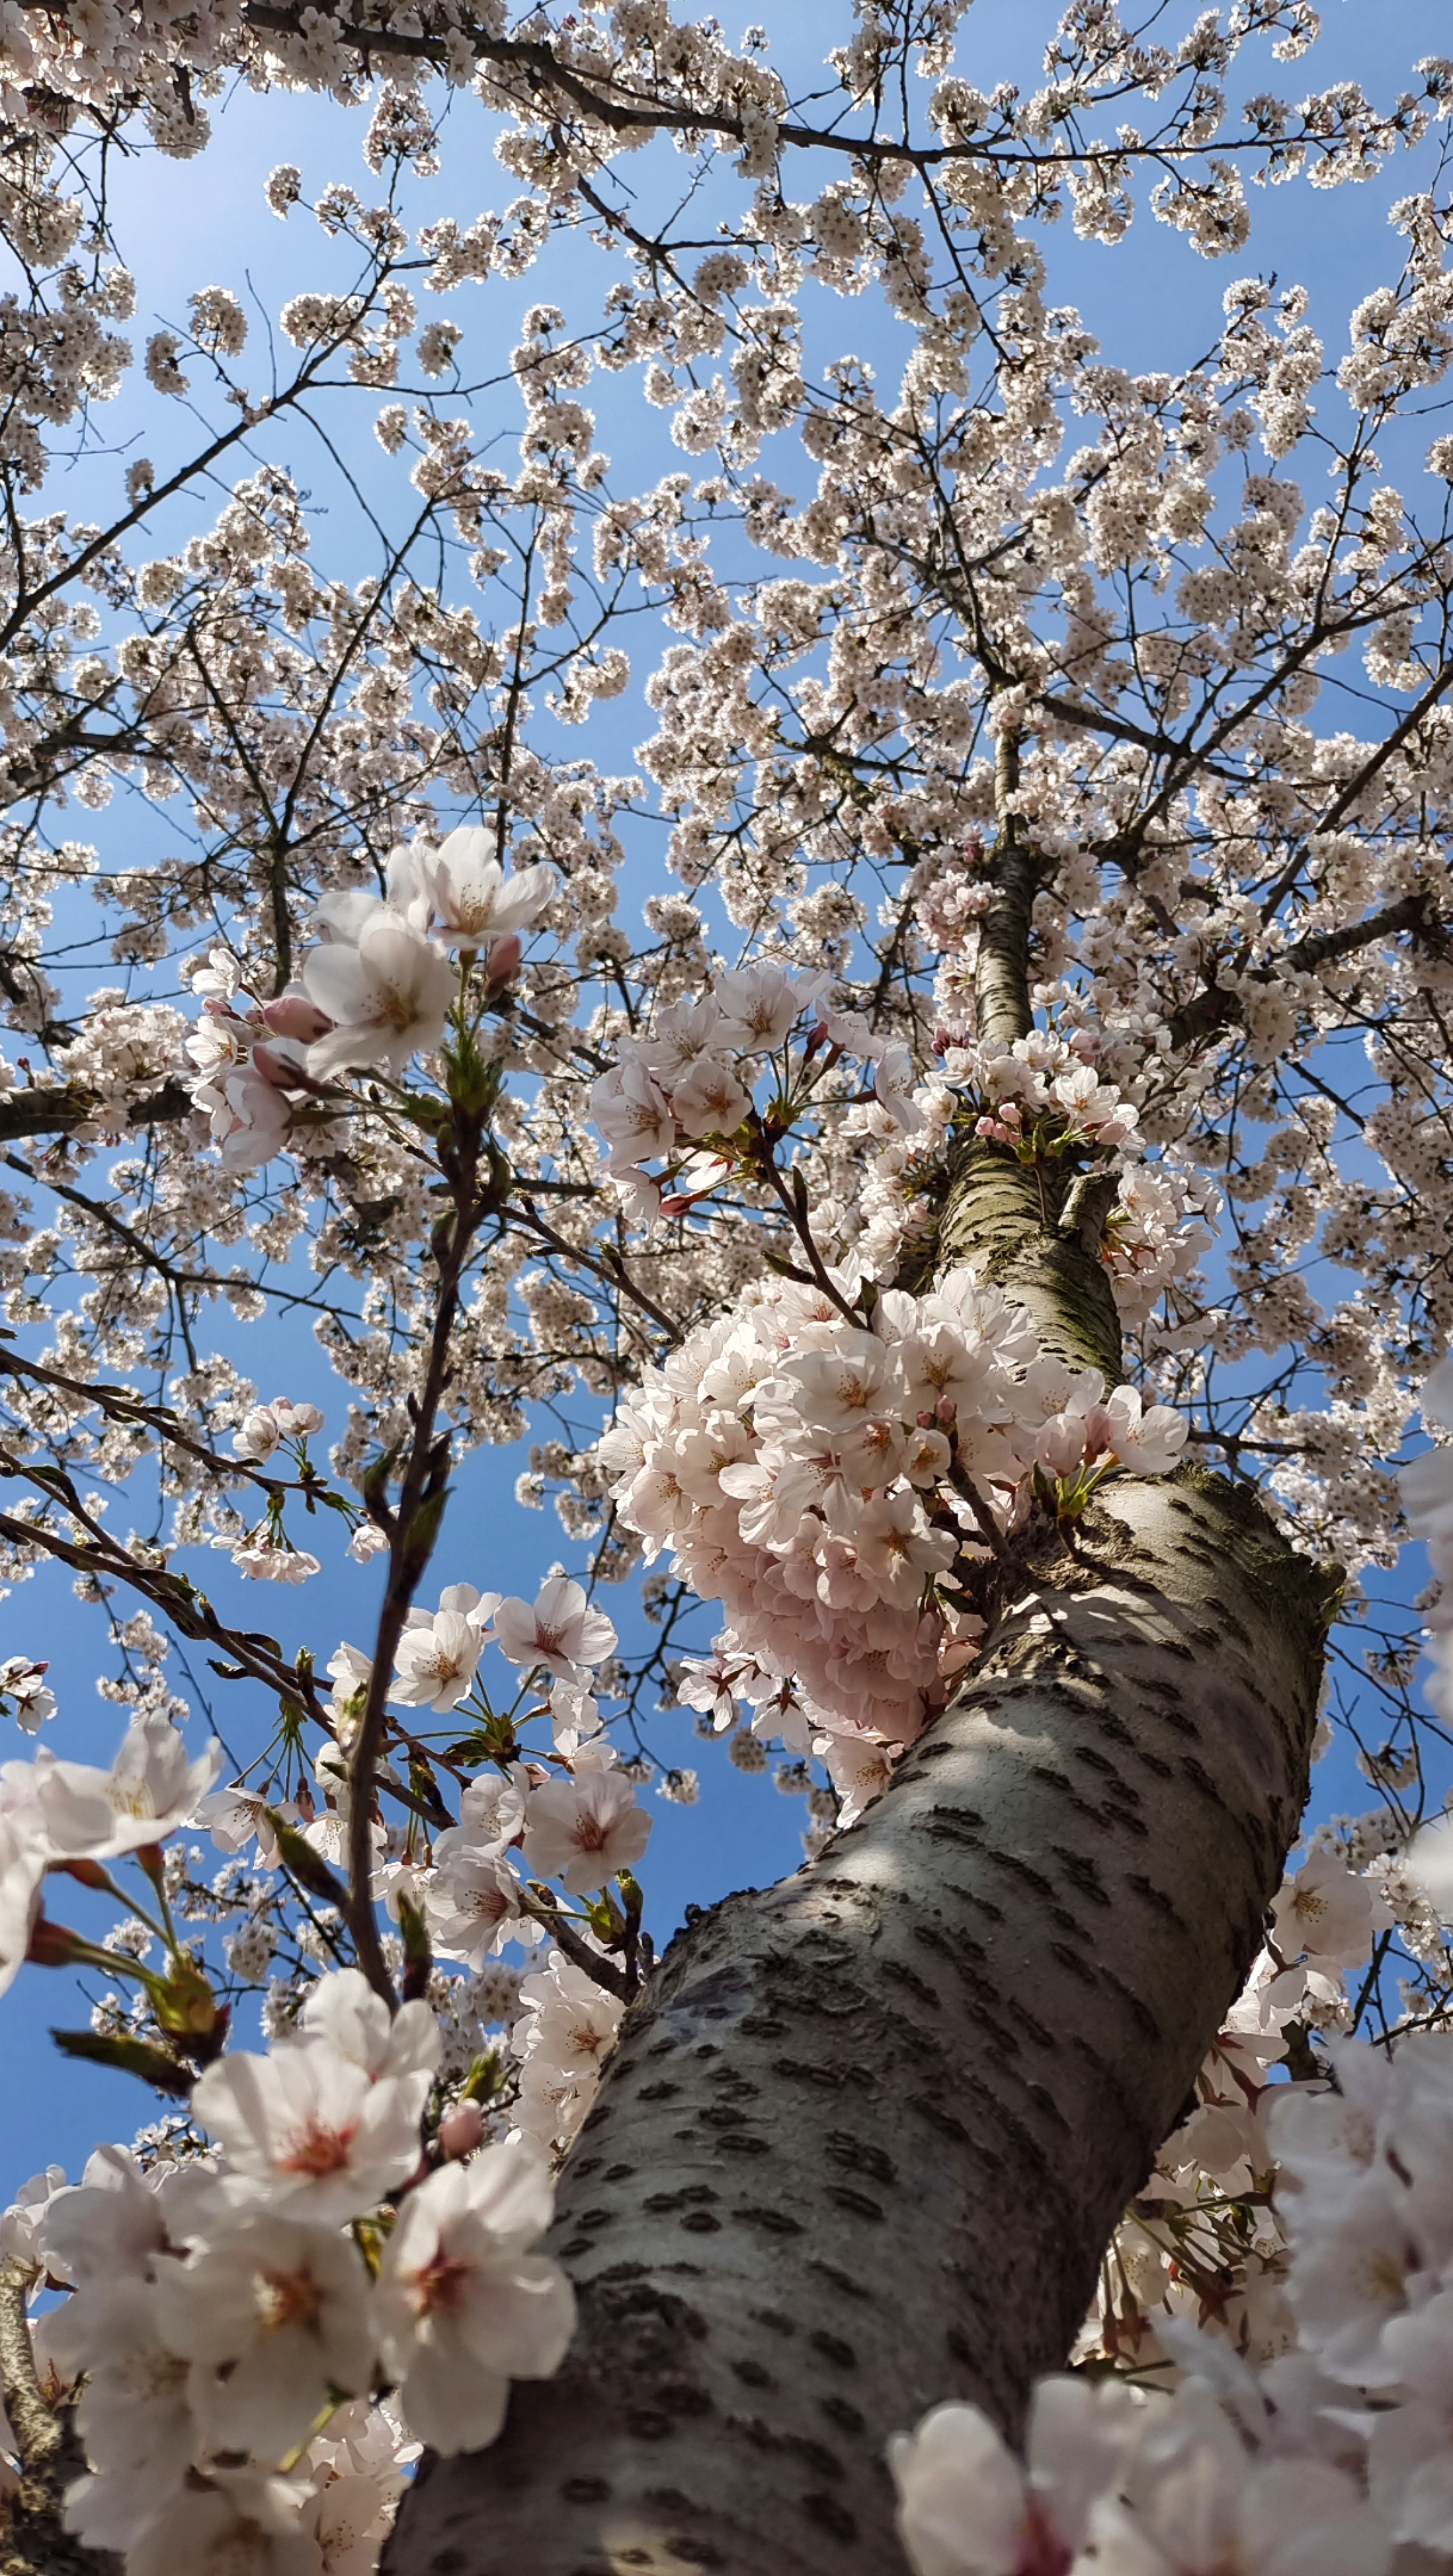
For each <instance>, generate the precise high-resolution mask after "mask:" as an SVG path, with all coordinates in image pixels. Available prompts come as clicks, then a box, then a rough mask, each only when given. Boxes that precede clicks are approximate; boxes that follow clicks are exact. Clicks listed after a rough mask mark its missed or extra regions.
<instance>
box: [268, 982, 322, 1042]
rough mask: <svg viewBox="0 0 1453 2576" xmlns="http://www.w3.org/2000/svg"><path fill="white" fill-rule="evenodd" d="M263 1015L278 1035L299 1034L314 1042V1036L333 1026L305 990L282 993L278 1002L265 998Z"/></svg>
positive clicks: (297, 1036) (280, 1036)
mask: <svg viewBox="0 0 1453 2576" xmlns="http://www.w3.org/2000/svg"><path fill="white" fill-rule="evenodd" d="M262 1016H263V1018H264V1020H265V1021H266V1022H267V1025H268V1027H269V1028H270V1029H271V1031H272V1033H273V1036H274V1037H278V1038H300V1039H301V1041H302V1043H303V1045H304V1046H311V1045H312V1043H313V1040H314V1038H321V1037H326V1036H327V1034H328V1031H329V1030H330V1029H331V1027H332V1026H333V1023H332V1021H331V1020H330V1019H329V1017H328V1015H327V1013H326V1011H320V1010H319V1008H318V1005H317V1003H316V1002H310V1001H309V999H308V997H307V994H306V993H280V994H279V996H278V998H277V1000H276V1001H275V1002H264V1003H263V1006H262Z"/></svg>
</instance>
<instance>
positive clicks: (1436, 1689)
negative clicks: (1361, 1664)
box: [1398, 1360, 1453, 1725]
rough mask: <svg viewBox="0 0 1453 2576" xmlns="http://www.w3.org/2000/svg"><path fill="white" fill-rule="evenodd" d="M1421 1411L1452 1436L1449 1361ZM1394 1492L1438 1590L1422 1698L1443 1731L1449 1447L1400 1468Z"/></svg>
mask: <svg viewBox="0 0 1453 2576" xmlns="http://www.w3.org/2000/svg"><path fill="white" fill-rule="evenodd" d="M1422 1409H1423V1421H1424V1425H1425V1426H1426V1427H1427V1428H1428V1429H1430V1430H1431V1429H1433V1428H1434V1427H1436V1428H1437V1429H1438V1430H1440V1431H1443V1432H1449V1433H1453V1360H1444V1361H1442V1362H1441V1364H1440V1365H1439V1366H1438V1367H1437V1368H1436V1369H1435V1370H1434V1371H1433V1374H1432V1376H1431V1377H1430V1378H1429V1380H1428V1382H1427V1384H1426V1386H1425V1387H1424V1389H1423V1397H1422ZM1398 1486H1399V1490H1400V1492H1401V1496H1402V1506H1403V1512H1404V1515H1405V1517H1406V1520H1407V1525H1408V1530H1409V1533H1410V1535H1411V1536H1412V1537H1413V1538H1420V1539H1421V1540H1422V1542H1423V1544H1424V1546H1425V1547H1426V1548H1427V1551H1428V1555H1429V1558H1430V1559H1431V1562H1432V1567H1433V1573H1434V1576H1435V1578H1436V1580H1437V1583H1438V1586H1439V1594H1438V1599H1437V1602H1436V1604H1435V1606H1434V1607H1433V1608H1432V1609H1431V1611H1430V1613H1429V1622H1428V1624H1429V1628H1430V1631H1431V1643H1430V1652H1431V1656H1432V1664H1433V1672H1432V1678H1431V1680H1430V1681H1429V1683H1428V1689H1427V1697H1428V1700H1429V1702H1430V1704H1431V1706H1432V1707H1433V1708H1434V1709H1436V1711H1437V1713H1438V1715H1439V1716H1440V1717H1441V1718H1442V1719H1443V1721H1444V1723H1445V1725H1446V1724H1447V1723H1448V1722H1449V1721H1450V1720H1453V1447H1450V1446H1449V1445H1448V1442H1447V1441H1446V1440H1445V1441H1441V1442H1439V1443H1437V1444H1436V1445H1434V1446H1433V1447H1431V1448H1429V1449H1427V1450H1425V1451H1424V1453H1423V1455H1422V1457H1421V1458H1415V1459H1414V1460H1413V1463H1412V1465H1411V1466H1410V1467H1404V1469H1403V1471H1402V1473H1401V1475H1400V1476H1399V1478H1398Z"/></svg>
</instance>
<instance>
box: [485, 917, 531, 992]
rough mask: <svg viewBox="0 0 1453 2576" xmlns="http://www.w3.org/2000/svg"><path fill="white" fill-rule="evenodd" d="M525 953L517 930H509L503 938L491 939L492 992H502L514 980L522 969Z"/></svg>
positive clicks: (490, 977) (490, 971) (490, 986)
mask: <svg viewBox="0 0 1453 2576" xmlns="http://www.w3.org/2000/svg"><path fill="white" fill-rule="evenodd" d="M524 954H525V947H524V942H523V940H522V939H521V937H520V934H519V932H518V931H517V930H507V931H506V932H505V934H504V937H503V938H502V939H492V940H491V941H490V944H489V990H490V991H491V993H502V992H503V991H504V988H505V986H506V984H512V983H513V982H514V980H515V977H516V976H517V975H518V973H519V971H520V965H521V961H522V959H523V957H524Z"/></svg>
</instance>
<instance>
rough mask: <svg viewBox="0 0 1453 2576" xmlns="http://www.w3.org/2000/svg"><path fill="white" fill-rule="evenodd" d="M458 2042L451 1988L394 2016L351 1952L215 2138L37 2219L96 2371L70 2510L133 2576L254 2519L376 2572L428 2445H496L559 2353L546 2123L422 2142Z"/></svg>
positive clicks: (61, 2324)
mask: <svg viewBox="0 0 1453 2576" xmlns="http://www.w3.org/2000/svg"><path fill="white" fill-rule="evenodd" d="M439 2045H440V2043H439V2032H438V2029H437V2027H436V2025H435V2021H434V2016H433V2014H432V2012H431V2010H430V2008H429V2006H428V2004H427V2003H424V2002H417V2003H405V2004H404V2005H402V2006H401V2007H400V2009H399V2011H398V2012H397V2013H396V2014H395V2015H394V2016H393V2018H392V2019H390V2016H389V2012H388V2009H387V2007H386V2006H385V2005H384V2004H383V2003H382V2002H381V2001H380V1999H379V1998H378V1996H377V1995H375V1994H373V1993H372V1992H371V1991H370V1989H369V1987H368V1985H367V1983H366V1981H365V1980H364V1978H363V1977H362V1976H360V1975H359V1973H358V1972H357V1970H356V1969H345V1970H341V1971H339V1972H337V1973H336V1974H334V1975H331V1976H327V1977H324V1978H323V1979H322V1980H320V1982H319V1983H318V1984H317V1985H316V1986H315V1987H314V1989H313V1991H312V1993H311V1995H310V1996H309V1998H308V2001H307V2003H306V2004H305V2006H304V2008H303V2011H302V2014H301V2016H300V2018H299V2022H298V2025H297V2028H296V2032H295V2035H294V2036H293V2037H291V2038H290V2039H288V2040H286V2041H282V2042H279V2043H278V2044H277V2045H276V2046H275V2047H274V2048H273V2049H272V2051H271V2053H270V2054H269V2055H267V2056H266V2057H257V2056H251V2055H248V2054H247V2053H245V2052H236V2053H233V2054H231V2055H229V2056H227V2057H225V2058H223V2059H222V2060H220V2061H219V2062H218V2063H217V2064H215V2065H213V2066H211V2067H209V2068H208V2069H207V2071H206V2072H205V2074H204V2075H203V2076H202V2077H201V2079H200V2081H199V2082H198V2084H197V2085H196V2087H195V2090H194V2093H193V2098H192V2117H193V2120H194V2122H195V2123H196V2124H197V2126H198V2127H199V2128H201V2129H203V2130H205V2131H206V2132H207V2134H208V2136H209V2137H210V2139H211V2140H212V2141H213V2142H214V2143H213V2144H212V2146H211V2147H209V2148H207V2149H205V2150H204V2151H202V2152H200V2153H194V2154H192V2155H190V2156H189V2157H187V2158H186V2159H185V2160H183V2161H180V2162H178V2161H175V2160H171V2161H157V2162H155V2163H153V2164H152V2166H151V2167H150V2168H149V2169H147V2170H143V2169H141V2168H140V2167H139V2166H138V2165H137V2163H136V2161H135V2159H134V2158H133V2157H131V2156H130V2155H128V2154H127V2153H125V2152H124V2151H123V2150H121V2149H117V2148H101V2149H99V2150H98V2151H97V2153H96V2155H95V2156H93V2157H92V2159H91V2161H90V2163H89V2164H88V2166H87V2168H86V2174H85V2178H84V2181H83V2182H82V2184H81V2185H79V2186H78V2187H76V2188H74V2189H70V2188H66V2187H64V2183H63V2178H62V2180H61V2183H60V2187H57V2188H54V2189H52V2190H50V2191H48V2192H47V2193H46V2195H45V2197H44V2199H43V2200H37V2199H36V2198H34V2197H32V2198H31V2199H29V2201H28V2203H27V2204H26V2205H25V2206H24V2207H23V2209H22V2210H17V2211H15V2212H12V2213H11V2218H10V2222H9V2223H8V2230H7V2232H8V2238H9V2241H8V2243H7V2247H6V2251H7V2253H8V2254H9V2255H10V2257H11V2260H12V2261H15V2260H17V2259H19V2260H20V2261H21V2262H22V2263H23V2264H24V2266H25V2268H26V2269H27V2271H28V2273H29V2275H30V2277H31V2279H32V2280H33V2281H34V2282H35V2283H36V2284H37V2285H38V2284H39V2283H40V2281H42V2280H49V2281H51V2282H53V2283H55V2282H58V2283H63V2284H65V2285H66V2286H67V2288H68V2289H69V2291H70V2296H69V2297H68V2298H67V2299H66V2300H65V2302H64V2304H63V2305H62V2307H61V2308H60V2309H59V2310H57V2311H55V2312H53V2313H51V2314H48V2315H47V2316H46V2318H45V2319H44V2324H43V2331H44V2350H45V2356H46V2360H47V2363H48V2365H49V2367H50V2368H51V2370H52V2371H53V2372H55V2373H56V2375H57V2376H58V2377H59V2380H60V2383H61V2385H62V2387H63V2388H64V2387H68V2386H73V2385H74V2384H75V2383H76V2382H80V2383H81V2390H80V2396H79V2402H78V2404H77V2407H76V2427H77V2431H78V2433H79V2435H80V2438H81V2441H82V2443H83V2445H84V2447H85V2452H86V2457H87V2460H88V2462H89V2469H88V2473H87V2474H86V2476H85V2477H83V2478H82V2479H81V2480H80V2481H79V2482H78V2483H77V2484H75V2485H74V2486H73V2487H72V2488H71V2490H70V2493H69V2496H68V2500H67V2522H68V2525H69V2527H70V2528H71V2529H72V2530H73V2531H75V2532H76V2534H77V2535H78V2537H79V2538H80V2539H82V2540H83V2541H84V2542H85V2543H86V2544H87V2545H88V2546H91V2547H94V2548H98V2549H113V2550H120V2551H123V2552H124V2553H125V2557H126V2565H127V2569H128V2576H153V2571H160V2570H162V2569H164V2568H167V2567H175V2566H176V2565H178V2564H182V2563H185V2564H189V2565H190V2564H193V2563H198V2564H214V2563H217V2564H220V2563H222V2561H223V2559H224V2558H225V2557H226V2554H227V2550H228V2547H229V2545H230V2546H232V2547H235V2548H238V2549H239V2550H240V2549H241V2548H242V2545H243V2537H242V2536H243V2535H245V2533H246V2532H247V2530H248V2527H249V2526H250V2525H255V2526H259V2527H260V2529H261V2531H262V2532H263V2533H265V2534H268V2535H270V2536H271V2539H272V2541H273V2544H274V2552H275V2554H272V2555H265V2556H264V2557H263V2558H262V2560H261V2561H260V2563H261V2564H264V2565H266V2566H268V2567H270V2568H271V2567H273V2566H274V2565H276V2566H277V2567H278V2568H279V2569H281V2568H282V2567H283V2566H288V2567H292V2566H294V2565H296V2567H297V2568H298V2570H299V2571H302V2570H304V2569H306V2568H321V2567H322V2566H323V2565H324V2563H325V2561H326V2563H327V2564H328V2565H329V2566H333V2565H336V2563H337V2552H338V2541H339V2537H340V2531H339V2525H340V2522H346V2523H347V2525H348V2526H349V2528H350V2530H351V2532H352V2534H353V2536H354V2538H355V2539H356V2541H357V2542H358V2544H359V2547H360V2550H363V2551H364V2552H365V2554H364V2555H363V2556H362V2557H360V2558H357V2559H349V2560H348V2561H347V2562H346V2563H348V2564H350V2565H353V2564H372V2563H373V2558H374V2556H375V2554H376V2550H377V2546H378V2544H379V2542H380V2540H381V2538H382V2536H383V2533H384V2531H385V2530H386V2528H387V2523H388V2520H389V2518H390V2507H391V2504H392V2500H393V2496H394V2494H395V2493H396V2492H397V2489H398V2486H399V2485H400V2484H401V2479H400V2476H399V2467H398V2464H399V2461H400V2459H401V2458H406V2457H407V2456H408V2450H407V2445H408V2444H410V2443H413V2444H418V2443H421V2442H428V2443H430V2444H431V2445H432V2446H433V2447H434V2448H435V2449H436V2450H441V2451H446V2452H448V2451H453V2450H460V2449H463V2448H465V2447H477V2446H479V2445H480V2444H482V2443H484V2442H488V2441H490V2440H492V2439H493V2438H494V2436H495V2434H496V2433H497V2432H498V2430H499V2427H500V2424H501V2422H502V2420H503V2416H504V2408H505V2402H506V2398H507V2396H508V2389H509V2382H510V2380H511V2379H512V2378H543V2377H546V2376H548V2375H549V2374H550V2373H551V2372H552V2371H554V2370H555V2369H556V2368H557V2367H558V2364H559V2361H560V2358H561V2356H562V2354H563V2352H564V2350H565V2347H566V2345H567V2343H568V2342H569V2339H570V2335H571V2333H572V2331H573V2325H574V2305H573V2300H572V2297H571V2292H570V2289H569V2286H568V2284H567V2282H566V2280H565V2277H564V2275H563V2273H562V2272H561V2271H560V2269H559V2267H558V2265H557V2264H555V2263H554V2262H552V2261H550V2260H549V2259H548V2258H547V2257H545V2256H541V2255H538V2254H535V2253H533V2252H532V2251H531V2248H532V2246H533V2245H534V2243H535V2241H536V2239H537V2238H538V2237H539V2236H540V2234H541V2233H542V2231H543V2229H544V2228H545V2226H546V2224H547V2223H548V2220H549V2216H550V2208H551V2200H552V2189H551V2183H550V2177H549V2169H548V2166H547V2165H546V2163H545V2162H544V2160H543V2159H542V2157H541V2156H540V2154H539V2152H538V2150H536V2149H535V2148H533V2147H532V2146H531V2145H530V2144H529V2142H528V2141H527V2140H525V2139H524V2138H522V2137H511V2138H507V2139H503V2140H500V2141H498V2142H495V2143H492V2144H485V2145H479V2144H478V2142H477V2140H473V2141H472V2140H470V2139H469V2138H468V2135H467V2133H466V2138H465V2140H464V2142H463V2143H462V2144H461V2146H460V2147H459V2148H458V2149H457V2150H456V2151H455V2152H453V2153H451V2152H450V2146H451V2142H450V2141H449V2139H448V2137H447V2133H445V2132H443V2131H442V2130H441V2131H440V2132H436V2135H435V2138H434V2141H433V2143H432V2146H430V2145H427V2144H425V2145H422V2146H421V2135H420V2123H421V2120H422V2118H423V2115H424V2112H425V2109H426V2106H427V2104H428V2100H429V2096H430V2093H431V2089H432V2087H433V2083H434V2072H435V2068H436V2066H437V2063H438V2058H439ZM31 2191H32V2193H34V2191H35V2186H32V2187H31ZM19 2220H23V2229H24V2233H23V2237H22V2236H21V2234H20V2229H19V2227H18V2226H17V2225H16V2222H17V2221H19ZM381 2392H382V2393H385V2394H388V2393H389V2392H392V2393H391V2395H389V2403H388V2405H387V2407H386V2408H382V2409H378V2410H375V2413H376V2417H377V2419H378V2420H377V2421H376V2422H375V2421H371V2420H370V2411H369V2409H368V2407H367V2405H366V2403H365V2401H368V2400H369V2399H371V2398H372V2397H374V2396H376V2395H378V2394H379V2393H381ZM360 2453H361V2454H362V2456H357V2455H358V2454H360ZM345 2481H346V2484H345ZM340 2490H341V2491H340ZM288 2549H291V2550H292V2551H293V2552H294V2556H293V2557H292V2558H289V2557H288V2556H287V2555H286V2552H287V2550H288ZM248 2563H249V2564H251V2563H253V2562H252V2561H251V2560H250V2559H249V2561H248Z"/></svg>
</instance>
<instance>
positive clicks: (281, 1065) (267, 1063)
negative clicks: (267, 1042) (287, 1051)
mask: <svg viewBox="0 0 1453 2576" xmlns="http://www.w3.org/2000/svg"><path fill="white" fill-rule="evenodd" d="M252 1065H253V1070H254V1072H255V1073H260V1074H261V1076H262V1078H263V1081H264V1082H269V1083H271V1085H272V1087H273V1090H274V1091H294V1090H296V1089H297V1085H298V1080H299V1076H300V1075H301V1072H302V1067H301V1065H297V1064H292V1063H290V1062H289V1060H288V1058H287V1057H286V1056H285V1055H277V1054H275V1053H274V1051H273V1049H272V1048H271V1047H270V1046H255V1047H254V1048H253V1050H252Z"/></svg>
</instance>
